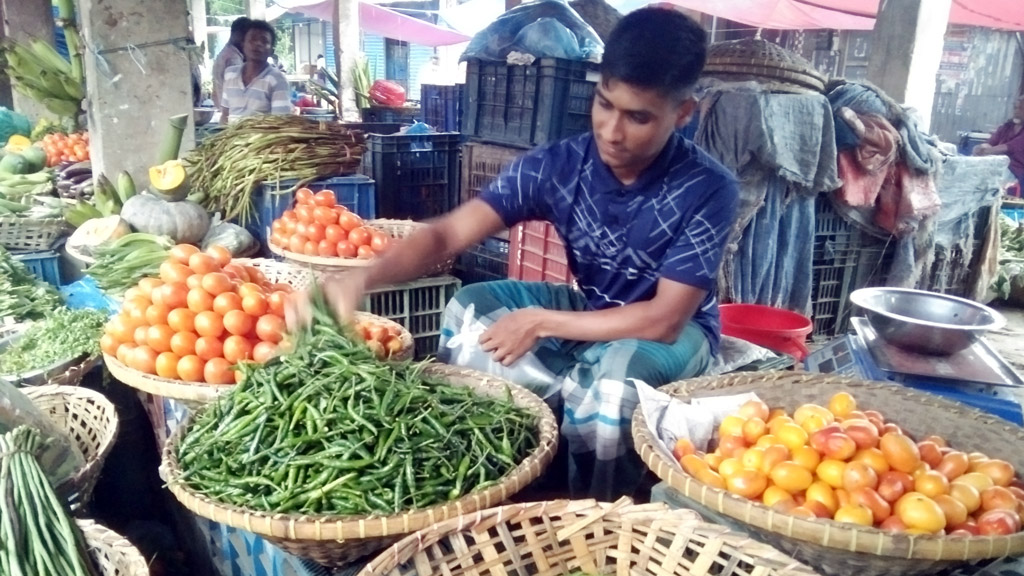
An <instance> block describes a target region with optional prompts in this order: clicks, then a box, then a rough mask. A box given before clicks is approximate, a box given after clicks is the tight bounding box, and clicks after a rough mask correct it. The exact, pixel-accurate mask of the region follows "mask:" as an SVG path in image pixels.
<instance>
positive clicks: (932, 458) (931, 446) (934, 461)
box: [917, 440, 942, 468]
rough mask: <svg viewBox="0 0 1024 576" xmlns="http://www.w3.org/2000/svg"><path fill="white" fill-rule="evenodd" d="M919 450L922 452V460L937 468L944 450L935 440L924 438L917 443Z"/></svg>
mask: <svg viewBox="0 0 1024 576" xmlns="http://www.w3.org/2000/svg"><path fill="white" fill-rule="evenodd" d="M917 451H918V452H920V454H921V461H922V462H924V463H925V464H927V465H928V466H930V467H932V468H935V467H936V466H938V465H939V463H940V462H942V452H940V451H939V445H938V444H936V443H935V442H931V441H928V440H924V441H921V442H918V443H917Z"/></svg>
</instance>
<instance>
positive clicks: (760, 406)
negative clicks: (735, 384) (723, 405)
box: [736, 398, 771, 422]
mask: <svg viewBox="0 0 1024 576" xmlns="http://www.w3.org/2000/svg"><path fill="white" fill-rule="evenodd" d="M770 414H771V411H770V410H769V409H768V405H767V404H765V403H764V401H763V400H761V399H759V398H753V399H751V400H747V401H746V402H744V403H743V405H742V406H740V408H739V410H737V411H736V415H737V416H739V417H740V418H743V419H744V420H749V419H750V418H760V419H761V420H764V421H765V422H767V421H768V420H769V415H770Z"/></svg>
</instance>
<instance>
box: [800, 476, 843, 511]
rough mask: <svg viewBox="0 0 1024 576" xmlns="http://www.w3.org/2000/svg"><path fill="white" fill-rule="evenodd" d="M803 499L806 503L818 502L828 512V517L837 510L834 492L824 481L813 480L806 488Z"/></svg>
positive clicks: (837, 503)
mask: <svg viewBox="0 0 1024 576" xmlns="http://www.w3.org/2000/svg"><path fill="white" fill-rule="evenodd" d="M804 497H805V498H806V500H807V501H808V502H820V503H821V504H822V505H823V506H825V508H826V509H827V510H828V511H829V516H831V515H832V514H835V512H836V509H837V508H839V502H838V500H837V499H836V493H835V490H833V489H832V487H831V486H829V485H828V483H826V482H825V481H824V480H815V481H814V482H812V483H811V485H810V486H808V487H807V491H806V492H805V494H804Z"/></svg>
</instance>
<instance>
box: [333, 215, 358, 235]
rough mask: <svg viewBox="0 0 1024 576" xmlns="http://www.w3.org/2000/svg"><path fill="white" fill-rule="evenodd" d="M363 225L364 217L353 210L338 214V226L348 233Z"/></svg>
mask: <svg viewBox="0 0 1024 576" xmlns="http://www.w3.org/2000/svg"><path fill="white" fill-rule="evenodd" d="M362 225H363V219H362V218H360V217H359V216H358V215H357V214H355V213H353V212H342V213H340V214H339V215H338V226H341V228H342V229H343V230H344V231H345V232H348V233H351V232H352V230H355V229H356V228H359V227H360V226H362Z"/></svg>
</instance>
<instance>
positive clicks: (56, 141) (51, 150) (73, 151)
mask: <svg viewBox="0 0 1024 576" xmlns="http://www.w3.org/2000/svg"><path fill="white" fill-rule="evenodd" d="M39 146H40V147H41V148H42V149H43V151H44V152H46V165H47V166H48V167H50V166H56V165H57V164H60V163H61V162H84V161H86V160H88V159H89V133H88V132H75V133H74V134H63V133H60V132H55V133H51V134H47V135H46V136H43V139H42V140H40V145H39Z"/></svg>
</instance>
